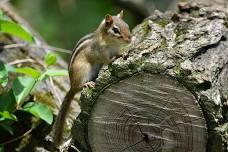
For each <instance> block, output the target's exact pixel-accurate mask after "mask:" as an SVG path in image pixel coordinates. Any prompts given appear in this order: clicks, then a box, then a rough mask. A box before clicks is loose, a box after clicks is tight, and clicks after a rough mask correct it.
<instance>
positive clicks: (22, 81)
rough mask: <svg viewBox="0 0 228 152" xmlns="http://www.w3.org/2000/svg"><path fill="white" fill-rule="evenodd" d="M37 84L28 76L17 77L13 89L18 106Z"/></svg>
mask: <svg viewBox="0 0 228 152" xmlns="http://www.w3.org/2000/svg"><path fill="white" fill-rule="evenodd" d="M35 84H36V80H35V79H33V78H31V77H27V76H24V77H17V78H16V79H15V80H14V81H13V87H12V89H13V93H14V96H15V98H16V102H17V104H18V105H19V104H20V103H21V102H22V101H23V100H24V98H25V97H27V96H28V95H29V93H30V92H31V91H32V89H33V87H34V85H35Z"/></svg>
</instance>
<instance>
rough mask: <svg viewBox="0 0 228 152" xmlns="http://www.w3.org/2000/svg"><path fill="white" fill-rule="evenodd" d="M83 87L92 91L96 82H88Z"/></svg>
mask: <svg viewBox="0 0 228 152" xmlns="http://www.w3.org/2000/svg"><path fill="white" fill-rule="evenodd" d="M83 87H85V88H89V89H92V88H94V87H95V82H93V81H89V82H86V83H85V84H84V85H83Z"/></svg>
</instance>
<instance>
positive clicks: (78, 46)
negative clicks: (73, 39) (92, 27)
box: [68, 33, 94, 69]
mask: <svg viewBox="0 0 228 152" xmlns="http://www.w3.org/2000/svg"><path fill="white" fill-rule="evenodd" d="M93 36H94V33H90V34H87V35H86V36H84V37H82V38H81V39H80V40H79V41H78V43H77V44H76V45H75V47H74V49H73V52H72V54H71V57H70V63H69V64H68V69H69V68H70V67H71V65H72V63H73V62H74V59H75V57H76V56H77V54H78V53H79V52H80V51H81V50H82V48H83V45H85V44H86V41H88V42H89V41H90V40H92V39H93Z"/></svg>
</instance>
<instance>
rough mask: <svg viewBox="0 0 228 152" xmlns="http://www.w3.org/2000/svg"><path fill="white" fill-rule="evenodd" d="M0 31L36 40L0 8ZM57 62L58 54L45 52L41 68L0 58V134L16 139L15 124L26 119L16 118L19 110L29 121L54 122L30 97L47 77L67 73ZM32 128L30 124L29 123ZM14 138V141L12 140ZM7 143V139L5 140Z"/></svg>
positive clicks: (46, 109)
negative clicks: (58, 66)
mask: <svg viewBox="0 0 228 152" xmlns="http://www.w3.org/2000/svg"><path fill="white" fill-rule="evenodd" d="M0 32H2V33H7V34H10V35H13V36H16V37H18V38H20V39H22V40H24V41H25V43H35V39H34V37H33V35H32V34H31V33H29V32H28V31H27V30H26V29H25V28H24V27H22V26H21V25H19V24H17V23H14V22H13V21H11V20H10V19H9V18H7V16H4V14H3V13H2V11H1V10H0ZM56 62H57V55H56V54H54V53H51V52H48V53H47V54H46V56H45V57H44V63H45V65H44V67H43V69H42V70H41V69H35V68H33V67H20V68H17V67H13V66H10V65H8V64H5V63H3V62H2V61H0V89H1V91H3V90H4V93H3V92H2V93H1V94H0V129H1V131H4V132H1V134H3V133H4V134H5V133H6V134H10V135H11V136H13V138H14V137H15V139H16V140H18V139H20V138H18V137H16V135H15V132H16V131H17V129H19V128H17V124H22V125H23V124H25V123H27V122H22V121H27V120H24V119H23V120H22V119H19V118H20V116H19V114H18V113H22V112H24V113H23V114H25V115H26V116H27V115H28V117H29V118H32V119H31V120H36V121H35V122H37V121H38V120H43V121H45V122H46V123H48V124H49V125H51V124H52V122H53V114H52V111H51V110H50V108H49V106H48V105H46V104H42V103H40V102H39V101H36V102H35V101H33V99H31V98H30V95H31V94H32V91H33V90H35V89H36V88H37V86H38V85H39V84H40V83H41V82H43V81H45V80H47V79H48V78H50V77H55V76H66V75H68V72H67V71H66V70H59V69H54V68H52V66H53V65H55V64H56ZM11 75H13V76H14V80H13V82H12V83H10V84H9V83H8V80H9V76H11ZM30 127H31V126H30ZM13 141H14V140H13ZM7 142H8V141H7ZM2 151H4V143H0V152H2Z"/></svg>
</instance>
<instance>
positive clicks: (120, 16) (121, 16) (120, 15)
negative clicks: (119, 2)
mask: <svg viewBox="0 0 228 152" xmlns="http://www.w3.org/2000/svg"><path fill="white" fill-rule="evenodd" d="M117 17H119V18H121V19H122V18H123V10H121V11H120V13H119V14H117Z"/></svg>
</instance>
